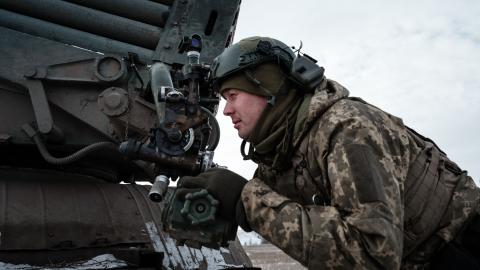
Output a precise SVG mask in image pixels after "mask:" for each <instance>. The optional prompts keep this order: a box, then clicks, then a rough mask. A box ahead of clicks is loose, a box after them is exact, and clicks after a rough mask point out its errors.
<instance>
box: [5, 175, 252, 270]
mask: <svg viewBox="0 0 480 270" xmlns="http://www.w3.org/2000/svg"><path fill="white" fill-rule="evenodd" d="M162 206H163V205H162V204H157V203H153V202H151V201H150V200H149V199H148V187H146V186H142V185H130V184H126V185H121V184H112V183H106V182H103V181H101V180H98V179H94V178H90V177H84V176H81V175H75V174H69V175H68V174H65V173H58V172H53V171H46V170H43V171H42V170H27V169H23V170H18V169H8V168H2V169H0V231H1V236H0V261H1V262H4V263H29V264H36V265H42V264H48V263H55V262H59V261H61V260H63V261H65V260H68V259H72V260H73V259H78V258H85V259H86V258H90V257H93V256H96V255H100V254H105V253H107V252H108V253H112V254H115V255H116V258H119V259H122V260H125V261H127V263H130V264H132V265H138V264H142V263H143V264H145V261H148V260H149V259H148V256H150V257H149V258H150V259H151V257H152V254H157V259H158V258H162V259H161V260H162V265H163V266H164V267H169V268H172V269H193V268H201V269H215V267H217V268H220V267H223V266H225V267H226V266H237V267H239V266H242V264H247V265H245V266H248V258H247V257H245V256H246V255H245V253H244V252H243V250H242V249H241V247H240V246H239V244H238V242H237V243H236V244H233V245H232V246H231V248H230V249H221V250H213V249H207V248H202V249H193V248H188V247H186V246H177V245H176V243H175V241H174V240H173V239H171V238H170V237H169V236H168V235H167V234H165V233H164V232H162V228H161V223H160V215H161V210H162ZM145 254H147V255H148V256H147V255H145ZM26 255H28V256H26ZM163 255H165V256H163ZM222 265H223V266H222Z"/></svg>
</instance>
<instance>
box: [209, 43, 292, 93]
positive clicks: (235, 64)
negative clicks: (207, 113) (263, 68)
mask: <svg viewBox="0 0 480 270" xmlns="http://www.w3.org/2000/svg"><path fill="white" fill-rule="evenodd" d="M294 59H295V53H294V52H293V51H292V49H291V48H290V47H289V46H287V45H286V44H285V43H283V42H281V41H279V40H277V39H273V38H268V37H258V36H255V37H249V38H245V39H242V40H240V41H239V42H237V43H235V44H233V45H232V46H230V47H228V48H227V49H225V50H224V51H223V53H221V54H220V55H219V56H217V57H216V58H215V59H214V60H213V64H212V67H211V71H210V79H211V81H212V82H213V86H214V87H217V88H218V87H219V85H220V83H221V82H222V81H223V80H225V79H226V78H228V77H230V76H231V75H233V74H236V73H238V72H239V71H243V70H246V69H252V68H254V67H256V66H259V65H260V64H263V63H267V62H273V63H276V64H278V65H279V66H280V67H281V68H282V69H284V70H285V71H286V73H289V72H290V68H291V66H292V62H293V60H294Z"/></svg>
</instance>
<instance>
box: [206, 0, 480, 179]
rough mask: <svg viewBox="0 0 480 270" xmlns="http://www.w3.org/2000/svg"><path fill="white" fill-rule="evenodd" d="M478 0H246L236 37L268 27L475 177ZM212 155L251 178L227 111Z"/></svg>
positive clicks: (479, 98) (478, 150) (479, 102)
mask: <svg viewBox="0 0 480 270" xmlns="http://www.w3.org/2000/svg"><path fill="white" fill-rule="evenodd" d="M479 15H480V1H478V0H471V1H468V0H456V1H443V0H440V1H439V0H436V1H433V0H432V1H429V0H428V1H412V0H409V1H395V2H393V1H385V0H376V1H368V0H367V1H347V0H336V1H319V0H311V1H302V0H299V1H295V2H294V1H284V0H243V3H242V5H241V9H240V16H239V19H238V24H237V31H236V34H235V41H238V40H240V39H242V38H244V37H248V36H254V35H261V36H270V37H274V38H277V39H279V40H282V41H284V42H285V43H286V44H288V45H291V46H296V47H298V45H299V43H300V40H301V41H302V42H303V49H302V51H303V52H305V53H307V54H309V55H311V56H313V57H314V58H316V59H317V60H318V62H319V64H320V65H322V66H324V67H325V69H326V72H325V74H326V76H327V77H328V78H330V79H334V80H336V81H338V82H340V83H341V84H343V85H344V86H346V87H347V88H348V89H349V90H350V94H351V95H352V96H359V97H361V98H363V99H365V100H366V101H367V102H370V103H372V104H374V105H376V106H378V107H380V108H382V109H383V110H385V111H387V112H389V113H392V114H394V115H396V116H398V117H401V118H402V119H403V120H404V123H405V124H406V125H408V126H410V127H412V128H414V129H415V130H417V131H418V132H420V133H422V134H423V135H425V136H426V137H429V138H431V139H433V140H434V141H435V142H436V143H437V144H438V145H439V146H440V148H442V149H443V150H444V151H445V152H446V153H447V154H448V156H449V157H450V158H451V159H452V160H454V161H455V162H457V163H458V164H459V165H460V167H461V168H462V169H465V170H468V171H469V173H470V175H471V176H472V177H474V178H475V179H476V181H477V183H479V181H478V179H480V168H479V164H480V142H479V140H478V135H477V134H478V132H479V131H480V128H479V122H478V118H479V116H480V91H479V90H480V19H479ZM223 107H224V103H223V102H222V104H221V106H220V111H219V114H218V115H217V119H218V120H219V123H220V125H221V130H222V135H221V140H220V144H219V146H218V148H217V151H216V154H215V161H216V162H217V163H220V164H222V165H226V166H228V167H229V169H231V170H233V171H235V172H237V173H239V174H241V175H243V176H244V177H246V178H250V177H251V176H252V174H253V172H254V170H255V167H256V166H255V164H253V163H252V162H247V161H243V160H242V158H241V155H240V151H239V149H240V142H241V141H240V139H238V138H237V133H236V130H234V129H233V125H232V124H231V122H230V119H229V118H227V117H226V116H223V114H222V113H221V110H223Z"/></svg>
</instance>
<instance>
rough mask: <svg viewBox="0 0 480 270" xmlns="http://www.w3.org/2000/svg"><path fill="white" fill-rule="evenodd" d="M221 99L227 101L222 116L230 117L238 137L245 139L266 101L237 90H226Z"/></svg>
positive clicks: (263, 98) (260, 97)
mask: <svg viewBox="0 0 480 270" xmlns="http://www.w3.org/2000/svg"><path fill="white" fill-rule="evenodd" d="M223 97H224V98H225V100H226V101H227V104H226V105H225V109H223V114H224V115H226V116H230V118H231V119H232V123H233V127H234V128H235V129H237V130H238V136H239V137H240V138H242V139H247V138H248V137H249V135H250V133H251V132H252V131H253V128H254V127H255V126H256V124H257V121H258V119H259V118H260V115H261V114H262V112H263V110H264V109H265V107H266V106H267V99H266V98H265V97H262V96H257V95H254V94H250V93H247V92H244V91H241V90H237V89H228V90H226V91H225V92H223Z"/></svg>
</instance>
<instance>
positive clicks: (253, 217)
mask: <svg viewBox="0 0 480 270" xmlns="http://www.w3.org/2000/svg"><path fill="white" fill-rule="evenodd" d="M305 100H307V101H308V102H309V104H310V105H309V109H308V112H307V117H306V119H305V120H304V121H302V122H301V123H300V126H299V127H298V128H296V129H295V130H298V132H296V133H295V134H294V145H295V147H296V150H295V153H294V155H293V156H292V163H293V166H292V167H291V168H289V169H287V170H285V171H275V170H272V169H271V168H269V167H268V166H266V165H263V164H259V167H258V169H257V172H256V174H255V178H254V179H252V180H251V181H249V183H248V184H247V185H246V186H245V187H244V189H243V191H242V201H243V204H244V206H245V210H246V215H247V219H248V221H249V223H250V226H251V227H252V229H253V230H255V231H256V232H258V233H259V234H260V235H262V236H263V237H264V238H265V239H267V240H268V241H270V242H271V243H273V244H274V245H276V246H278V247H279V248H281V249H282V250H283V251H285V252H286V253H287V254H289V255H290V256H291V257H292V258H294V259H296V260H298V261H300V262H301V263H302V264H303V265H305V266H307V267H308V268H309V269H400V268H405V269H407V268H428V260H429V258H430V257H431V256H432V254H433V253H434V252H435V251H436V250H438V249H439V248H440V247H441V246H442V244H444V243H446V242H448V241H451V240H453V239H454V238H455V236H456V235H457V234H458V233H459V231H461V229H462V228H464V227H465V225H466V224H468V221H469V220H470V219H471V218H472V217H473V216H474V215H476V212H477V211H478V206H479V190H478V188H477V187H476V186H475V184H474V182H473V180H472V179H471V178H470V177H468V176H467V175H466V172H464V171H462V170H460V169H459V168H458V166H456V165H455V163H453V162H451V161H450V160H448V158H447V157H446V155H444V154H443V153H442V152H440V151H439V150H438V148H437V147H436V146H434V145H433V144H432V143H430V142H428V140H426V139H425V138H423V137H421V135H418V134H415V133H414V132H413V131H411V130H409V129H408V128H406V127H405V126H404V125H403V123H402V120H401V119H399V118H397V117H394V116H392V115H390V114H388V113H385V112H383V111H382V110H380V109H378V108H376V107H374V106H372V105H369V104H366V103H365V102H363V101H361V100H359V99H355V98H348V91H347V90H346V89H345V88H344V87H342V86H341V85H339V84H338V83H336V82H334V81H331V80H328V81H326V82H324V83H323V84H322V85H321V86H320V87H319V88H318V89H317V91H316V93H315V94H314V95H313V96H312V97H311V98H310V97H309V98H307V99H305ZM300 118H301V117H299V119H300ZM432 145H433V146H432ZM429 147H430V148H429ZM432 149H434V150H435V151H434V150H432ZM426 150H428V151H426ZM432 153H433V154H432ZM432 160H433V161H432ZM435 160H437V161H438V162H437V163H435ZM415 164H417V165H415ZM432 166H434V168H433V167H432ZM419 171H421V173H418V172H419ZM407 198H408V201H406V199H407ZM411 202H414V203H415V204H416V205H412V203H411Z"/></svg>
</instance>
